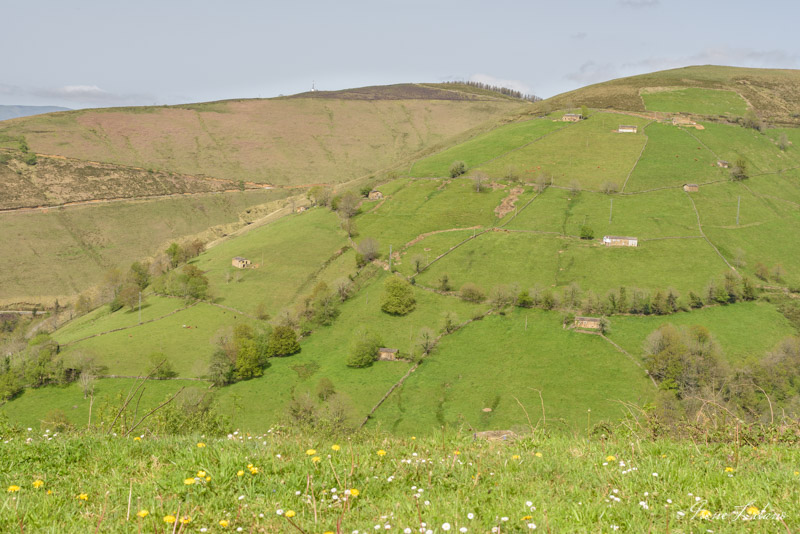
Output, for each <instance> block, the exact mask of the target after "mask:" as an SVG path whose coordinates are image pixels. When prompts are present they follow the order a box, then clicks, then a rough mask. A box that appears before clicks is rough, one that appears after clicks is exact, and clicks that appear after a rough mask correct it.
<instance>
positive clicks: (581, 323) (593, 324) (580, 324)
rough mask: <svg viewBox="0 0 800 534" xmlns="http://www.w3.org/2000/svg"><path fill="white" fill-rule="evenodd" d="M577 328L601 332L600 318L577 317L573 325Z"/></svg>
mask: <svg viewBox="0 0 800 534" xmlns="http://www.w3.org/2000/svg"><path fill="white" fill-rule="evenodd" d="M572 326H574V327H575V328H586V329H587V330H600V318H599V317H575V322H574V323H573V324H572Z"/></svg>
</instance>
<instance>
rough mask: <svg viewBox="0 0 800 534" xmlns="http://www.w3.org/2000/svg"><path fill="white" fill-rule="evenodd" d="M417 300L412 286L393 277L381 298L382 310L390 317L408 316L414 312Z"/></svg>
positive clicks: (388, 280)
mask: <svg viewBox="0 0 800 534" xmlns="http://www.w3.org/2000/svg"><path fill="white" fill-rule="evenodd" d="M416 303H417V301H416V298H415V297H414V290H413V289H412V288H411V284H409V283H408V282H406V281H405V280H403V279H402V278H399V277H396V276H392V277H390V278H388V279H387V280H386V283H385V284H384V287H383V295H382V296H381V310H382V311H383V312H384V313H388V314H389V315H407V314H409V313H411V312H412V311H414V307H415V306H416Z"/></svg>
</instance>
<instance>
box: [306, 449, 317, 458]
mask: <svg viewBox="0 0 800 534" xmlns="http://www.w3.org/2000/svg"><path fill="white" fill-rule="evenodd" d="M306 454H307V455H308V456H314V455H315V454H317V451H316V449H308V450H307V451H306Z"/></svg>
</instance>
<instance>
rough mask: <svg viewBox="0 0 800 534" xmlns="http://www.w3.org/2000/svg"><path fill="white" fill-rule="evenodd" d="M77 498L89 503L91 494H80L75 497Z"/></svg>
mask: <svg viewBox="0 0 800 534" xmlns="http://www.w3.org/2000/svg"><path fill="white" fill-rule="evenodd" d="M75 498H76V499H78V500H80V501H88V500H89V494H88V493H79V494H78V496H77V497H75Z"/></svg>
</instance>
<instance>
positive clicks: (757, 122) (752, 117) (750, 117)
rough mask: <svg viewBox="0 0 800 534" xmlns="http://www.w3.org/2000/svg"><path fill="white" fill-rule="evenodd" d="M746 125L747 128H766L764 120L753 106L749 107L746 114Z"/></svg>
mask: <svg viewBox="0 0 800 534" xmlns="http://www.w3.org/2000/svg"><path fill="white" fill-rule="evenodd" d="M744 126H745V128H752V129H754V130H758V131H759V132H760V131H761V130H763V129H764V122H763V121H762V120H761V118H760V117H759V116H758V115H757V114H756V112H755V110H753V109H752V108H751V109H748V110H747V111H746V112H745V114H744Z"/></svg>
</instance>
